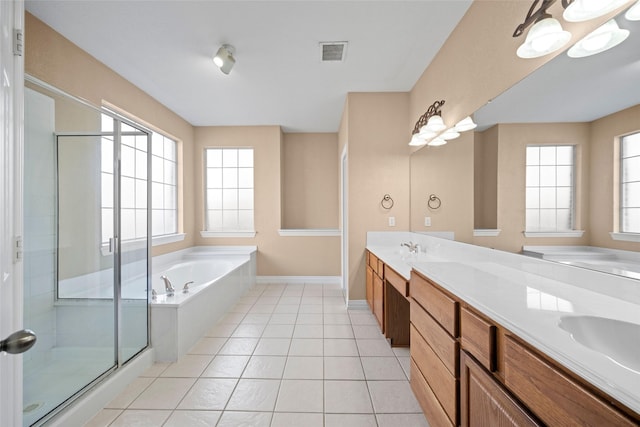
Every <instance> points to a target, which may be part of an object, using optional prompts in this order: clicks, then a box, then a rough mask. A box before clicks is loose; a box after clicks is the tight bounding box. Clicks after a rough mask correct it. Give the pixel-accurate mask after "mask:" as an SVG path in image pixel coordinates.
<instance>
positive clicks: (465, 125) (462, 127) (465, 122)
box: [454, 116, 478, 132]
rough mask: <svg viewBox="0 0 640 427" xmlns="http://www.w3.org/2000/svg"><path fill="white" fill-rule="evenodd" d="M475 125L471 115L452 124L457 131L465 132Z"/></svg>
mask: <svg viewBox="0 0 640 427" xmlns="http://www.w3.org/2000/svg"><path fill="white" fill-rule="evenodd" d="M477 126H478V125H477V124H475V123H474V121H473V119H472V118H471V116H467V117H465V118H464V119H462V120H460V121H459V122H458V123H456V125H455V126H454V129H455V130H456V131H457V132H466V131H468V130H471V129H475V128H476V127H477Z"/></svg>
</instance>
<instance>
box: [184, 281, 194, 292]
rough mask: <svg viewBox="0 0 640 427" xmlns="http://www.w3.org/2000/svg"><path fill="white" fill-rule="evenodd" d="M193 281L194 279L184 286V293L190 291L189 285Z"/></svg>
mask: <svg viewBox="0 0 640 427" xmlns="http://www.w3.org/2000/svg"><path fill="white" fill-rule="evenodd" d="M192 283H193V280H192V281H190V282H187V283H185V284H184V287H183V288H182V293H183V294H186V293H189V285H191V284H192Z"/></svg>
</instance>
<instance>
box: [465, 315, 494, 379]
mask: <svg viewBox="0 0 640 427" xmlns="http://www.w3.org/2000/svg"><path fill="white" fill-rule="evenodd" d="M460 337H461V339H460V344H461V345H462V348H463V349H465V350H466V351H467V352H469V353H471V354H472V355H473V357H475V358H476V360H478V362H480V363H481V364H482V365H483V366H484V367H485V368H487V369H488V370H489V371H490V372H493V371H495V370H496V327H495V326H494V325H492V324H491V323H489V322H488V321H486V320H485V319H483V318H482V317H480V316H479V315H477V314H476V313H474V312H473V311H471V310H469V309H468V308H466V307H462V308H461V309H460Z"/></svg>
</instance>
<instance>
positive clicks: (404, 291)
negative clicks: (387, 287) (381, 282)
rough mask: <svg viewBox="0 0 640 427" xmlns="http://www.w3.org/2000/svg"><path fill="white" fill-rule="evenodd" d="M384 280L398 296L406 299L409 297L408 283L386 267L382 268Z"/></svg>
mask: <svg viewBox="0 0 640 427" xmlns="http://www.w3.org/2000/svg"><path fill="white" fill-rule="evenodd" d="M384 278H385V280H386V281H387V282H389V283H391V285H392V286H393V287H394V288H396V289H397V290H398V292H400V295H402V296H404V297H407V298H408V297H409V282H407V281H406V280H405V278H404V277H402V276H401V275H399V274H398V273H396V272H395V271H394V270H393V269H392V268H390V267H389V266H388V265H386V266H385V267H384Z"/></svg>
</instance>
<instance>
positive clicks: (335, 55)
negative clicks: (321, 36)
mask: <svg viewBox="0 0 640 427" xmlns="http://www.w3.org/2000/svg"><path fill="white" fill-rule="evenodd" d="M346 53H347V42H320V55H321V60H322V62H343V61H344V57H345V54H346Z"/></svg>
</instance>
